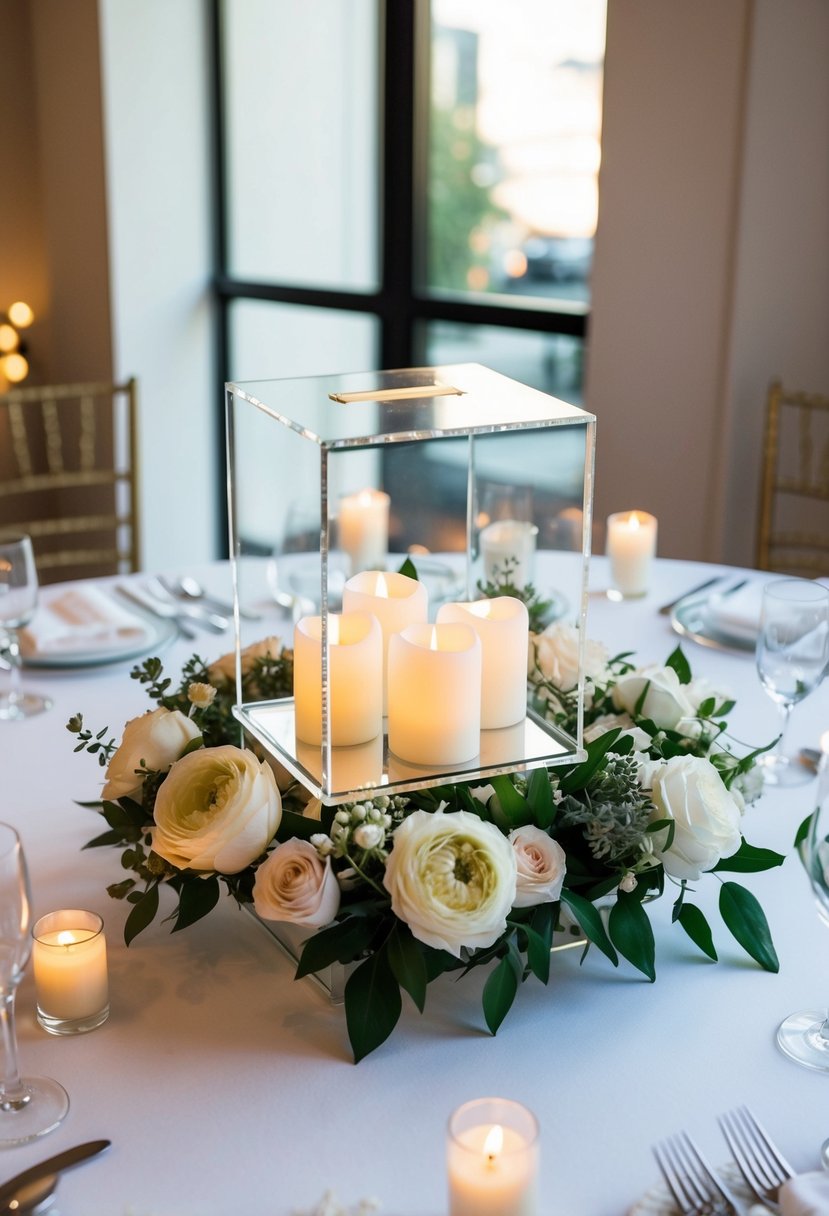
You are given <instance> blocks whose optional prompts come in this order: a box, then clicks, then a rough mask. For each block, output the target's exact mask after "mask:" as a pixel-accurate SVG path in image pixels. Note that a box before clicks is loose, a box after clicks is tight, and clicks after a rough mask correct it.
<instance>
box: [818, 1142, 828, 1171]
mask: <svg viewBox="0 0 829 1216" xmlns="http://www.w3.org/2000/svg"><path fill="white" fill-rule="evenodd" d="M820 1164H821V1165H822V1166H823V1168H824V1169H825V1170H829V1140H824V1141H823V1144H821V1146H820Z"/></svg>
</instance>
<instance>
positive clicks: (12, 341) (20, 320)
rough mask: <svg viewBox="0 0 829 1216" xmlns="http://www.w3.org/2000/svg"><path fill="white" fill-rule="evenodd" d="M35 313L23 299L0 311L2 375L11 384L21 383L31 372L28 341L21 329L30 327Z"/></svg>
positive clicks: (0, 366) (0, 364)
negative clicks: (22, 335)
mask: <svg viewBox="0 0 829 1216" xmlns="http://www.w3.org/2000/svg"><path fill="white" fill-rule="evenodd" d="M34 319H35V314H34V313H33V312H32V310H31V308H30V307H29V305H28V304H26V303H24V302H23V300H15V302H14V303H13V304H10V305H9V307H8V309H7V310H6V312H4V313H0V377H2V379H5V380H6V381H7V382H8V383H9V384H20V382H21V381H22V380H25V379H26V377H27V376H28V374H29V360H28V359H27V358H26V343H25V342H24V341H23V340H22V339H21V337H20V330H22V329H28V328H29V326H30V325H31V323H32V321H34Z"/></svg>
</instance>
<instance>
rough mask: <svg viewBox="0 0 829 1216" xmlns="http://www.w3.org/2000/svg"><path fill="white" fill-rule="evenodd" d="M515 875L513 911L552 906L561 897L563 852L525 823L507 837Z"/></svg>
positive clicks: (563, 865) (553, 841)
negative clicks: (545, 905) (515, 866)
mask: <svg viewBox="0 0 829 1216" xmlns="http://www.w3.org/2000/svg"><path fill="white" fill-rule="evenodd" d="M508 839H509V842H510V844H511V845H512V847H513V850H514V852H515V860H516V862H517V864H518V876H517V881H516V888H515V900H514V902H513V907H514V908H533V907H535V905H536V904H549V903H554V902H555V900H557V899H558V898H559V896H560V895H561V888H562V886H563V885H564V875H565V874H566V872H567V865H566V857H565V854H564V849H563V848H562V847H561V845H560V844H559V843H558V841H557V840H553V839H552V837H551V836H548V835H547V833H546V832H545V831H543V830H542V829H541V828H537V827H534V826H533V825H532V824H528V825H527V826H526V827H523V828H515V830H514V831H512V832H510V834H509V837H508Z"/></svg>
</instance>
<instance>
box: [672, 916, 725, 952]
mask: <svg viewBox="0 0 829 1216" xmlns="http://www.w3.org/2000/svg"><path fill="white" fill-rule="evenodd" d="M677 919H678V921H679V923H680V924H681V925H682V928H683V929H684V930H685V932H686V933H687V934H688V936H689V937H690V939H691V941H692V942H693V943H694V945H695V946H699V948H700V950H701V951H702V952H703V954H707V955H708V957H709V958H710V959H713V960H714V962H715V963H716V961H717V951H716V950H715V949H714V939H713V937H712V936H711V927H710V925H709V924H708V921H707V920H706V919H705V917H704V916H703V914H702V912H700V910H699V908H698V907H697V906H696V904H689V903H683V905H682V907H681V908H680V910H679V916H678V917H677Z"/></svg>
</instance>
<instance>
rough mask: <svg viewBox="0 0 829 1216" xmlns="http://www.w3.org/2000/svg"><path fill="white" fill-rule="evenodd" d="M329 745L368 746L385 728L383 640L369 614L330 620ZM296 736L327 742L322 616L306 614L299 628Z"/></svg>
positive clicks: (296, 635) (297, 626)
mask: <svg viewBox="0 0 829 1216" xmlns="http://www.w3.org/2000/svg"><path fill="white" fill-rule="evenodd" d="M328 704H329V706H330V715H331V716H330V721H331V735H330V738H329V743H330V744H331V745H332V747H333V746H336V747H350V746H352V745H353V744H355V743H368V741H369V739H374V738H375V736H376V735H379V733H380V731H381V730H382V729H383V637H382V634H381V633H380V626H379V625H378V624H377V621H376V619H375V618H374V617H373V616H369V615H368V613H367V612H349V613H343V615H342V616H335V615H334V614H331V615H329V617H328ZM294 715H295V722H296V736H297V738H298V739H301V740H302V741H303V742H304V743H321V742H322V617H321V616H306V617H303V618H302V620H300V621H298V622H297V625H296V628H295V629H294Z"/></svg>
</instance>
